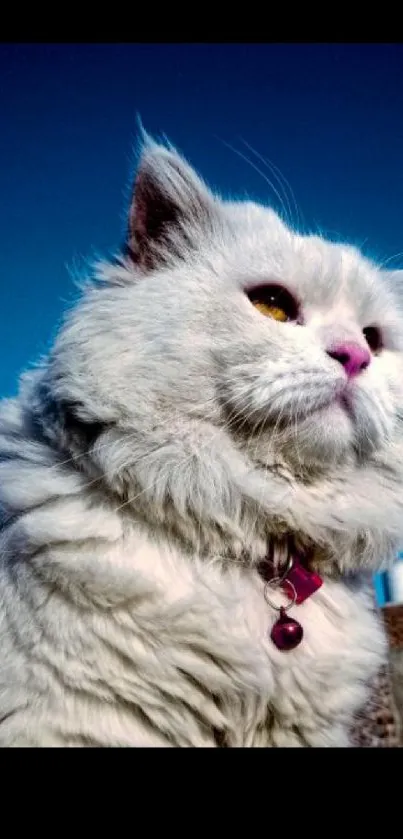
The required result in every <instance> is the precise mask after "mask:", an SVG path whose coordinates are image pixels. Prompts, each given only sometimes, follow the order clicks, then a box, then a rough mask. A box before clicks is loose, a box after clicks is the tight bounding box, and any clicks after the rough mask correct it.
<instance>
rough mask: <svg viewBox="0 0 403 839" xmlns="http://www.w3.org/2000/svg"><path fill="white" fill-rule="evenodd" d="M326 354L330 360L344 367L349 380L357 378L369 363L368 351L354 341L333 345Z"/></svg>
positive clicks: (369, 355)
mask: <svg viewBox="0 0 403 839" xmlns="http://www.w3.org/2000/svg"><path fill="white" fill-rule="evenodd" d="M326 352H327V354H328V355H330V358H334V360H335V361H338V362H339V364H341V365H342V367H344V369H345V371H346V373H347V376H348V377H349V378H352V377H353V376H358V374H359V373H362V371H363V370H366V368H367V367H368V365H369V364H370V363H371V353H370V352H369V350H367V349H366V347H362V346H361V345H360V344H357V343H356V342H355V341H343V342H341V343H340V344H334V345H333V346H332V347H331V348H330V349H328V350H326Z"/></svg>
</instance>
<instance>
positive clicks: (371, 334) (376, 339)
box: [362, 326, 383, 352]
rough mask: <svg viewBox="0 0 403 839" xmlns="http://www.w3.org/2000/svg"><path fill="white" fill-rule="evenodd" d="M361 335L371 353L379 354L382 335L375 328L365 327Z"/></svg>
mask: <svg viewBox="0 0 403 839" xmlns="http://www.w3.org/2000/svg"><path fill="white" fill-rule="evenodd" d="M362 333H363V335H364V338H365V340H366V342H367V344H368V346H369V348H370V350H372V352H379V351H380V350H381V349H382V346H383V341H382V333H381V330H380V329H378V327H377V326H366V327H365V329H363V330H362Z"/></svg>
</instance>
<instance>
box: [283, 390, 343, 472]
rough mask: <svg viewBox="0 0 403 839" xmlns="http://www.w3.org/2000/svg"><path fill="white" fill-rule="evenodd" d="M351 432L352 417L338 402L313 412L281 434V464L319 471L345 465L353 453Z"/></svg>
mask: <svg viewBox="0 0 403 839" xmlns="http://www.w3.org/2000/svg"><path fill="white" fill-rule="evenodd" d="M354 441H355V428H354V422H353V419H352V416H351V414H350V412H349V411H348V409H347V408H346V406H345V405H344V404H343V403H342V402H341V401H333V402H332V403H331V404H330V405H326V406H325V407H323V408H320V409H319V410H317V411H315V412H313V413H312V414H310V415H309V416H308V417H305V419H303V420H301V421H299V422H298V423H297V424H296V423H293V424H290V427H289V428H288V429H284V430H283V434H282V445H281V448H282V453H283V455H284V457H285V460H286V461H287V462H288V463H290V464H292V465H293V466H295V468H297V469H298V468H299V467H301V466H302V465H303V466H305V467H307V468H308V469H309V470H310V471H311V470H312V469H314V468H315V467H316V468H318V469H319V471H323V469H327V468H328V467H329V466H331V465H333V464H337V463H341V462H343V461H345V459H346V457H347V456H348V454H349V453H350V452H352V451H353V447H354Z"/></svg>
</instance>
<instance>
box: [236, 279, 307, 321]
mask: <svg viewBox="0 0 403 839" xmlns="http://www.w3.org/2000/svg"><path fill="white" fill-rule="evenodd" d="M246 294H247V296H248V297H249V300H250V302H251V303H252V305H253V306H254V307H255V308H256V309H257V310H258V311H259V312H261V314H262V315H265V316H266V317H267V318H272V319H273V320H278V321H280V322H281V323H286V322H287V321H293V320H294V321H296V320H297V319H298V303H297V301H296V300H295V299H294V297H293V296H292V294H290V292H289V291H287V289H286V288H283V286H281V285H261V286H256V287H255V288H251V289H249V290H248V291H247V292H246Z"/></svg>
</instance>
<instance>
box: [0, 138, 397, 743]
mask: <svg viewBox="0 0 403 839" xmlns="http://www.w3.org/2000/svg"><path fill="white" fill-rule="evenodd" d="M161 207H162V209H161ZM156 209H157V210H158V213H159V215H158V214H157V215H156V217H158V218H161V213H162V217H163V218H164V215H163V214H164V213H166V224H164V225H163V227H162V228H161V229H160V228H156V227H153V225H152V224H150V218H151V221H152V213H153V212H154V213H156ZM147 214H148V215H147ZM130 218H131V224H130V229H129V236H128V240H129V245H130V252H129V253H128V255H127V257H126V258H124V259H120V260H119V261H118V262H117V263H116V264H110V265H104V266H101V268H100V269H99V271H98V275H99V276H98V280H99V282H97V283H94V284H92V285H90V286H89V287H88V288H87V289H86V290H85V292H84V295H83V299H82V300H81V302H80V303H79V305H78V306H77V307H76V308H75V309H74V311H73V312H71V313H70V314H69V316H68V317H67V319H66V323H65V325H64V327H63V329H62V330H61V332H60V334H59V337H58V339H57V341H56V344H55V347H54V349H53V351H52V352H51V354H50V356H49V358H48V359H47V360H46V361H45V362H43V363H42V365H41V366H40V367H39V368H38V369H37V370H36V371H35V372H33V373H31V374H29V375H26V376H25V377H24V379H23V381H22V385H21V391H20V395H19V397H18V399H17V400H6V401H4V402H3V404H2V407H1V412H0V521H1V525H2V529H1V536H0V540H1V541H0V550H1V564H0V638H1V668H0V745H3V746H23V745H31V746H37V745H40V746H45V745H54V746H57V745H69V746H74V745H105V746H108V745H110V746H114V745H117V746H124V745H126V746H217V745H218V746H220V745H223V746H294V745H299V746H332V745H338V746H344V745H348V742H349V728H350V726H351V723H352V719H353V715H354V714H355V713H356V712H357V711H358V710H359V709H360V707H361V706H362V705H363V703H364V701H365V699H366V695H367V684H368V682H369V680H370V678H371V676H372V675H373V673H375V672H376V670H377V668H378V667H379V666H380V664H381V662H382V660H383V657H384V655H385V639H384V635H383V632H382V630H381V627H380V624H379V621H378V619H377V616H376V614H375V610H374V608H373V605H372V596H371V590H370V585H369V582H368V574H370V572H371V571H372V570H374V569H375V568H376V567H378V566H379V565H380V564H381V562H383V561H387V560H388V559H390V558H391V557H392V556H393V553H394V551H395V549H396V547H397V545H398V544H399V540H400V539H401V538H402V534H403V493H402V483H403V459H402V425H401V422H402V421H401V416H400V412H401V406H402V404H403V376H402V372H403V367H402V352H401V351H402V335H403V316H402V309H401V295H400V291H399V285H400V282H401V279H400V274H395V275H392V274H387V273H382V272H381V271H380V270H379V269H378V268H377V267H376V266H374V265H372V264H370V263H369V262H368V261H366V260H365V259H364V258H363V257H362V256H361V255H360V254H359V253H358V252H357V251H356V250H354V249H352V248H350V247H344V246H340V245H335V244H332V243H329V242H326V241H324V240H323V239H321V238H318V237H310V236H302V235H298V234H296V233H294V232H293V231H291V230H290V229H288V228H286V227H285V225H284V224H283V223H282V222H281V221H280V219H278V217H277V216H276V215H275V214H274V213H273V212H272V211H271V210H269V209H266V208H263V207H258V206H256V205H254V204H248V203H246V204H244V203H239V204H236V203H225V202H221V201H219V200H218V199H215V198H214V197H213V196H212V195H211V193H210V192H209V191H208V190H207V188H206V187H205V186H204V185H203V184H202V183H201V181H199V179H198V178H197V176H196V175H195V173H194V172H192V170H191V169H190V168H189V167H188V166H187V164H185V162H184V161H183V160H182V159H181V158H180V157H179V156H178V155H177V154H176V153H175V152H174V151H173V150H172V149H166V148H161V147H156V146H155V145H153V144H152V143H147V144H146V148H145V150H144V153H143V157H142V160H141V162H140V166H139V173H138V180H137V186H136V190H135V194H134V199H133V205H132V211H131V216H130ZM273 281H275V282H281V283H283V284H285V285H287V287H288V288H289V289H290V290H291V291H293V293H294V294H296V295H297V296H298V297H299V298H300V300H301V301H302V306H303V310H304V325H303V326H297V325H295V324H291V323H286V324H283V323H276V322H274V321H271V320H270V319H268V318H264V317H263V316H262V315H261V314H260V313H259V312H258V311H257V310H256V309H254V308H253V306H252V305H251V303H250V301H249V300H248V298H247V296H246V295H245V293H244V289H245V287H247V286H249V285H252V284H258V283H260V282H273ZM373 324H377V325H379V326H380V327H381V328H382V330H383V333H384V340H385V348H384V350H383V351H382V352H381V353H380V354H379V355H377V356H374V358H373V359H372V363H371V365H370V367H369V368H368V370H366V371H365V372H364V373H362V374H361V375H360V376H359V377H358V378H357V379H356V380H355V381H354V383H353V384H352V386H351V389H350V400H351V412H350V413H349V414H348V413H347V412H346V411H345V410H344V409H343V408H342V407H341V406H339V405H338V404H336V403H335V402H334V396H335V394H337V393H338V392H339V389H340V388H341V387H342V386H343V385H344V373H343V370H342V368H341V366H340V365H338V364H337V362H335V361H334V360H333V359H331V358H329V357H328V356H327V355H326V352H325V350H326V348H327V347H328V346H329V345H330V344H329V342H333V341H334V340H342V339H349V340H352V339H353V340H356V341H359V342H362V341H363V340H364V339H363V336H362V329H363V328H364V327H365V326H368V325H373ZM289 534H292V535H293V536H294V537H295V539H296V541H297V542H298V544H299V545H300V546H301V547H302V548H307V549H308V548H309V549H310V550H313V552H314V564H315V565H316V567H318V568H320V569H321V572H322V574H323V575H324V577H325V582H324V584H323V586H322V588H321V589H320V590H319V591H318V592H317V593H316V594H315V595H314V596H313V597H312V598H310V599H309V600H308V601H306V602H305V603H304V604H303V605H302V606H299V607H295V610H294V612H293V613H292V614H294V615H295V617H296V618H297V619H298V620H300V622H301V624H302V625H303V627H304V639H303V642H302V644H301V645H300V646H299V647H298V648H297V649H295V650H294V651H292V652H288V653H284V652H280V651H278V650H277V649H276V648H275V646H274V645H273V643H272V642H271V641H270V639H269V632H270V628H271V626H272V624H273V622H274V620H275V619H276V616H277V613H276V612H275V611H274V609H273V608H271V607H270V606H269V605H268V604H267V603H266V601H265V599H264V597H263V587H264V583H263V580H262V579H261V577H260V576H259V574H258V572H257V570H256V562H257V561H258V560H260V559H262V557H264V556H265V554H266V552H267V549H268V545H271V544H275V545H281V543H282V540H283V538H284V537H286V536H287V535H289ZM274 596H275V597H276V598H277V599H278V604H280V603H281V602H282V601H281V595H279V594H275V595H274Z"/></svg>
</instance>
